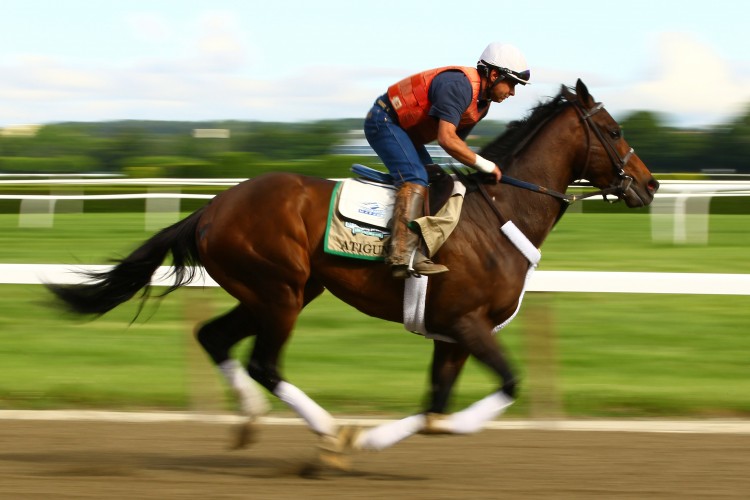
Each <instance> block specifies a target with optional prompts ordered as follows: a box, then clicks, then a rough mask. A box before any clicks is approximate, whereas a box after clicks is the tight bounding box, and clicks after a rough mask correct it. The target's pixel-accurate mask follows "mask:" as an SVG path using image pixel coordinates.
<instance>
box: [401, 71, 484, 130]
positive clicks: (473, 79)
mask: <svg viewBox="0 0 750 500" xmlns="http://www.w3.org/2000/svg"><path fill="white" fill-rule="evenodd" d="M448 70H460V71H462V72H463V74H464V75H466V77H467V78H468V79H469V82H470V83H471V88H472V96H471V104H469V107H468V108H466V110H465V111H464V112H463V114H462V115H461V120H460V121H459V123H458V127H456V128H457V129H462V128H465V127H467V126H473V125H476V124H477V123H478V122H479V120H481V119H482V118H484V115H486V114H487V111H488V110H489V106H487V107H486V108H485V109H484V110H483V111H479V108H478V106H477V103H478V101H479V87H480V86H481V79H480V77H479V72H478V71H477V70H476V69H475V68H468V67H464V66H444V67H442V68H436V69H431V70H427V71H423V72H422V73H417V74H416V75H412V76H410V77H408V78H404V79H403V80H401V81H400V82H398V83H396V84H394V85H391V86H390V87H389V88H388V99H389V100H390V101H391V106H393V109H394V111H396V115H398V123H399V125H400V126H401V128H403V129H404V130H406V133H407V134H409V137H411V138H412V140H413V141H415V142H418V143H421V144H427V143H429V142H432V141H434V140H435V139H437V133H438V120H436V119H435V118H433V117H431V116H430V115H429V112H430V108H431V107H432V103H431V102H430V100H429V99H428V97H427V93H428V91H429V89H430V84H431V83H432V80H433V79H434V78H435V77H436V76H437V75H438V74H440V73H442V72H443V71H448Z"/></svg>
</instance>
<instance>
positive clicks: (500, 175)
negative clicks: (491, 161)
mask: <svg viewBox="0 0 750 500" xmlns="http://www.w3.org/2000/svg"><path fill="white" fill-rule="evenodd" d="M490 176H492V177H493V178H494V179H495V184H498V183H499V182H500V179H502V178H503V173H502V172H501V171H500V167H498V166H497V165H495V170H493V171H492V173H491V174H490Z"/></svg>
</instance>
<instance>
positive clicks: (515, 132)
mask: <svg viewBox="0 0 750 500" xmlns="http://www.w3.org/2000/svg"><path fill="white" fill-rule="evenodd" d="M565 92H566V88H565V87H564V86H563V87H562V88H561V89H560V93H559V94H557V96H555V97H553V98H552V99H550V100H549V101H547V102H540V103H539V104H537V105H536V106H535V107H534V108H533V109H532V110H531V111H530V112H529V114H528V115H527V116H526V117H525V118H523V119H521V120H515V121H512V122H510V123H509V124H508V127H507V128H506V130H505V132H503V133H502V134H501V135H500V136H499V137H498V138H497V139H495V140H494V141H492V142H490V143H489V144H487V145H485V146H484V147H483V148H482V149H481V150H480V151H479V154H481V155H482V156H484V157H486V158H489V159H490V160H492V161H494V162H496V163H503V162H504V160H505V159H506V158H507V157H508V156H510V155H512V154H513V153H516V152H517V150H518V149H519V145H521V144H523V141H524V140H525V139H526V138H527V137H528V136H529V135H530V134H534V133H535V132H536V130H537V127H539V125H541V124H542V123H544V122H545V121H546V120H547V119H549V118H550V117H552V116H554V115H555V114H557V112H558V111H560V109H561V108H562V107H563V106H565V105H566V104H567V103H568V101H567V100H566V98H565Z"/></svg>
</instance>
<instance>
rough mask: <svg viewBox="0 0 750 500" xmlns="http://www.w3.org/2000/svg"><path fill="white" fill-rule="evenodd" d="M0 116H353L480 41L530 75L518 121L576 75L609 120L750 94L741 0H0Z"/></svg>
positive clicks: (509, 113) (731, 106)
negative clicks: (519, 57)
mask: <svg viewBox="0 0 750 500" xmlns="http://www.w3.org/2000/svg"><path fill="white" fill-rule="evenodd" d="M0 6H1V7H2V9H0V12H1V13H2V14H1V16H0V127H1V126H5V125H10V124H25V123H49V122H57V121H79V120H80V121H99V120H116V119H169V120H204V119H240V120H280V121H302V120H304V121H309V120H321V119H327V118H345V117H346V118H348V117H360V116H363V115H364V114H365V113H366V111H367V109H368V108H369V106H370V105H371V103H372V101H373V100H374V99H375V97H377V95H379V94H380V93H382V92H384V91H385V89H386V88H387V86H388V85H389V84H391V83H393V82H395V81H396V80H398V79H400V78H402V77H404V76H407V75H409V74H411V73H415V72H417V71H421V70H423V69H427V68H431V67H436V66H442V65H450V64H459V65H469V66H473V65H474V64H475V63H476V61H477V59H478V57H479V54H480V53H481V52H482V50H483V49H484V47H485V46H486V45H487V44H488V43H489V42H491V41H505V42H510V43H513V44H515V45H517V46H518V47H520V48H521V50H522V51H523V52H524V53H525V55H526V58H527V60H528V61H529V65H530V67H531V70H532V81H533V85H531V86H527V87H519V88H518V91H517V94H516V96H515V97H514V98H512V99H510V100H509V101H506V102H505V103H503V104H501V105H496V106H493V108H492V110H491V112H490V115H489V118H491V119H498V120H510V119H515V118H519V117H522V116H523V115H524V114H525V113H526V111H527V110H528V109H530V108H531V107H532V106H534V105H535V104H536V103H537V102H538V101H539V100H541V99H545V98H546V97H549V96H552V95H555V94H556V93H557V91H558V89H559V86H560V84H566V85H572V84H574V83H575V81H576V79H577V78H582V79H583V81H584V82H586V84H587V85H588V87H589V90H590V91H591V93H592V94H593V95H594V96H595V97H596V98H597V99H598V100H601V101H603V102H604V103H605V105H606V106H607V109H609V110H610V111H611V112H612V113H613V114H614V115H615V116H616V117H618V116H624V115H625V114H626V113H628V112H630V111H633V110H639V109H648V110H653V111H658V112H660V113H663V114H664V117H665V119H666V120H667V122H668V123H671V124H675V125H680V126H688V125H690V126H708V125H711V124H715V123H721V122H723V121H726V120H728V119H731V118H732V117H733V116H736V115H737V114H740V113H743V112H744V111H745V110H746V109H747V106H748V105H749V104H750V56H749V55H748V53H749V52H750V36H748V30H747V19H750V2H744V1H738V0H714V1H712V2H704V3H701V4H697V5H695V4H692V3H688V2H684V1H682V0H680V1H673V0H662V1H660V0H650V1H641V0H633V1H628V0H621V1H619V2H613V1H604V0H599V1H592V0H577V1H576V0H573V1H571V2H563V1H554V2H553V1H546V0H537V1H534V0H529V1H525V2H521V1H518V0H516V1H505V2H500V1H487V0H483V1H476V0H462V1H460V2H456V1H455V0H454V1H444V0H429V1H422V0H419V1H409V0H400V1H396V0H380V1H377V2H374V1H369V0H349V1H339V0H317V1H316V0H284V1H273V0H262V1H256V0H244V1H240V0H212V1H205V0H203V1H193V0H179V1H177V0H149V1H143V0H128V1H124V0H123V1H119V0H85V1H84V0H60V1H58V0H46V1H45V0H1V1H0Z"/></svg>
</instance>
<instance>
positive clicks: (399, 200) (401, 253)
mask: <svg viewBox="0 0 750 500" xmlns="http://www.w3.org/2000/svg"><path fill="white" fill-rule="evenodd" d="M426 193H427V187H425V186H421V185H419V184H415V183H412V182H405V183H403V184H402V185H401V188H399V190H398V192H397V193H396V202H395V205H394V207H393V219H392V221H393V222H392V227H391V241H390V246H389V249H388V257H387V258H386V264H389V265H390V266H391V272H392V273H393V277H394V278H398V279H405V278H407V277H409V276H411V275H421V274H438V273H444V272H446V271H448V268H447V267H445V266H443V265H440V264H435V263H434V262H432V261H431V260H430V259H428V258H427V257H425V256H424V255H422V253H421V252H420V251H419V250H418V249H417V245H418V244H419V235H418V234H416V233H415V232H414V231H412V230H411V229H409V223H410V222H411V221H413V220H414V219H416V218H418V217H421V216H422V215H423V206H424V198H425V194H426Z"/></svg>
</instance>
